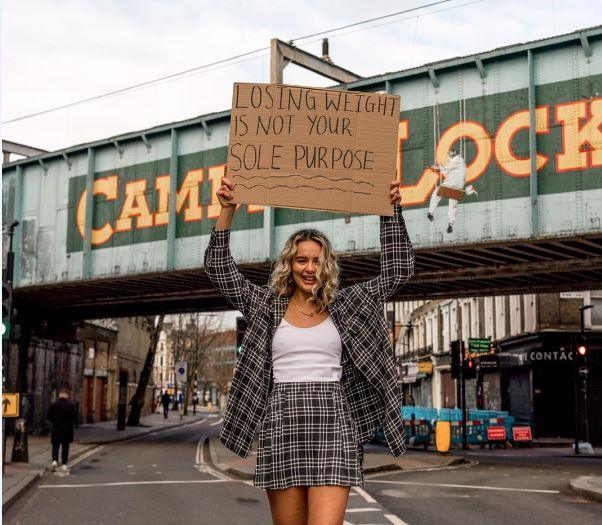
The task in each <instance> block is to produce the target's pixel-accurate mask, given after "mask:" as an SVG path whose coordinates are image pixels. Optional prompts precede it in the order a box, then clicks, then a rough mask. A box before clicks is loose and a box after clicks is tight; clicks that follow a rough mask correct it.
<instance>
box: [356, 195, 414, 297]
mask: <svg viewBox="0 0 602 525" xmlns="http://www.w3.org/2000/svg"><path fill="white" fill-rule="evenodd" d="M412 275H414V248H413V247H412V243H411V241H410V238H409V236H408V232H407V230H406V225H405V221H404V220H403V216H402V214H401V206H400V205H399V204H395V205H394V215H393V216H392V217H386V216H381V218H380V275H379V276H378V277H375V278H374V279H370V280H369V281H366V282H364V283H360V284H358V285H356V286H360V287H362V288H364V289H365V290H366V291H367V292H368V293H369V294H370V295H372V296H373V297H374V298H375V299H376V301H378V302H379V303H384V302H386V301H387V300H388V299H389V297H391V296H393V295H395V293H396V292H397V291H398V290H399V289H400V288H401V287H402V286H403V285H404V284H405V283H406V282H407V281H408V280H409V279H410V277H412Z"/></svg>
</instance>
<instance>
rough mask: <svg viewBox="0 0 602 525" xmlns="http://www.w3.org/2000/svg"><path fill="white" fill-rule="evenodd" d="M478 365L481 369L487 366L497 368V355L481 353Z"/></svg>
mask: <svg viewBox="0 0 602 525" xmlns="http://www.w3.org/2000/svg"><path fill="white" fill-rule="evenodd" d="M479 367H480V368H481V370H483V369H487V368H497V367H498V359H497V355H495V354H491V355H482V356H480V357H479Z"/></svg>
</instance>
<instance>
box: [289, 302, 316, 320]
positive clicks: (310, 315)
mask: <svg viewBox="0 0 602 525" xmlns="http://www.w3.org/2000/svg"><path fill="white" fill-rule="evenodd" d="M291 302H292V303H293V306H294V307H295V308H296V309H297V310H298V311H299V312H301V313H302V314H303V315H306V316H307V317H313V316H314V314H315V313H316V312H312V313H310V314H306V313H305V312H304V311H303V310H301V308H299V307H298V306H297V303H296V302H295V299H294V298H292V297H291Z"/></svg>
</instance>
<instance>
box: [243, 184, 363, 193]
mask: <svg viewBox="0 0 602 525" xmlns="http://www.w3.org/2000/svg"><path fill="white" fill-rule="evenodd" d="M238 186H242V187H243V188H246V189H247V190H250V189H253V188H260V187H261V188H265V189H266V190H272V189H274V188H289V189H295V190H296V189H298V188H309V189H310V190H320V191H327V190H338V191H342V192H343V193H349V190H343V189H341V188H335V187H330V188H316V187H315V186H308V185H307V184H299V185H298V186H288V185H286V184H276V185H274V186H266V185H265V184H253V185H252V186H246V185H245V184H242V183H240V182H239V183H238ZM353 193H361V194H362V195H372V194H371V193H368V192H366V191H354V192H353Z"/></svg>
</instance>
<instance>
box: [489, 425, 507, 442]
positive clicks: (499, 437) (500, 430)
mask: <svg viewBox="0 0 602 525" xmlns="http://www.w3.org/2000/svg"><path fill="white" fill-rule="evenodd" d="M487 440H488V441H506V427H487Z"/></svg>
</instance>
